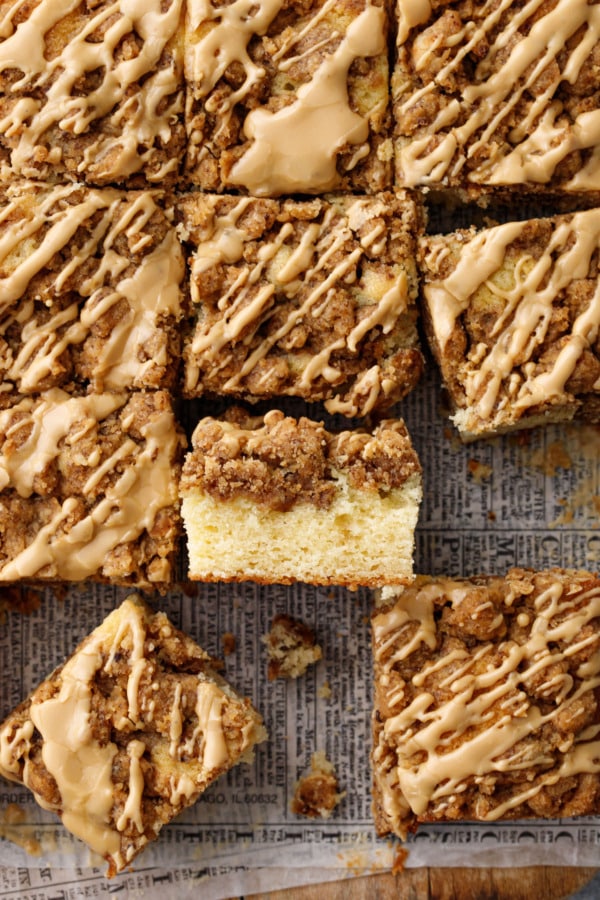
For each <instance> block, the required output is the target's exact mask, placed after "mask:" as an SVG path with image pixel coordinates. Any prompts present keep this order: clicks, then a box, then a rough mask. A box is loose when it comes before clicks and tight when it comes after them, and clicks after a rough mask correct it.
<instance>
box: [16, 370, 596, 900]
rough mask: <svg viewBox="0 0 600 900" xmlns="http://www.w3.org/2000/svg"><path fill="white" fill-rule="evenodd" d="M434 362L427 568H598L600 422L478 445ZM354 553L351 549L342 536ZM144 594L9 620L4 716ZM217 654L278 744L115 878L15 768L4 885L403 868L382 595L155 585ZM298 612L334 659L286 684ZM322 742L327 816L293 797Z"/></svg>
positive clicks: (484, 860)
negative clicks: (377, 602) (271, 648)
mask: <svg viewBox="0 0 600 900" xmlns="http://www.w3.org/2000/svg"><path fill="white" fill-rule="evenodd" d="M441 397H442V393H441V389H440V384H439V381H438V378H437V376H436V374H435V372H434V371H433V368H431V370H430V372H429V374H428V375H427V376H426V377H425V378H424V380H423V382H422V384H421V385H420V387H419V388H418V389H417V390H416V391H415V392H414V393H413V395H412V396H410V397H409V398H408V399H407V400H406V401H405V402H404V403H403V404H402V406H401V407H400V408H399V413H400V414H401V415H402V416H403V417H404V418H405V420H406V422H407V424H408V426H409V430H410V433H411V436H412V439H413V442H414V445H415V447H416V449H417V451H418V453H419V456H420V459H421V462H422V465H423V470H424V494H425V496H424V501H423V505H422V509H421V515H420V521H419V526H418V531H417V535H416V550H415V570H416V571H418V572H423V573H431V574H442V573H446V574H450V575H461V574H464V575H470V574H476V573H482V572H487V573H504V572H505V571H506V570H507V568H508V567H509V566H511V565H528V566H534V567H537V568H544V567H548V566H552V565H565V566H576V567H585V568H589V569H597V568H598V564H599V562H600V528H599V527H598V526H599V524H600V452H599V448H600V427H597V426H589V425H588V426H586V425H579V426H576V425H573V426H569V427H560V428H559V427H550V428H547V429H540V430H536V431H531V432H528V433H521V434H519V435H513V436H505V437H499V438H496V439H493V440H487V441H481V442H477V443H474V444H471V445H466V446H465V445H463V444H461V442H460V441H459V440H458V439H457V437H456V433H455V431H454V430H453V428H452V426H451V424H450V423H449V422H448V420H447V418H446V417H445V415H444V411H443V410H441V409H440V403H441ZM340 552H343V549H341V551H340ZM126 595H127V591H124V590H117V589H108V588H105V587H98V586H93V585H85V586H83V587H76V588H72V589H70V590H68V591H66V592H65V593H61V594H60V595H57V594H56V593H55V592H53V591H47V592H46V593H45V595H44V597H43V602H42V603H41V604H40V606H39V608H38V609H36V610H34V611H33V612H31V613H29V614H19V613H16V612H15V613H10V614H9V615H8V617H7V619H6V622H5V623H3V624H2V625H0V666H1V671H2V678H1V679H0V717H3V716H4V715H5V714H6V713H8V712H9V710H10V709H12V707H13V706H14V705H16V704H17V703H18V702H19V701H20V700H21V699H22V698H23V697H24V696H25V695H26V694H27V693H28V691H29V690H30V689H31V688H33V687H34V686H35V685H36V684H37V683H38V682H39V681H40V680H41V678H42V677H44V675H46V674H47V673H48V672H49V671H50V670H51V669H52V668H53V667H54V666H55V665H57V664H58V663H60V662H61V661H62V659H63V658H64V657H65V656H66V655H68V654H69V653H70V651H71V650H72V649H73V647H74V646H75V645H76V643H77V642H78V641H79V640H80V639H81V638H82V637H83V636H84V635H85V634H87V633H89V631H91V630H92V628H94V627H95V626H96V625H97V624H99V622H100V621H101V620H102V619H103V618H104V616H105V615H106V614H107V613H108V612H109V611H110V610H111V609H112V608H113V607H114V606H115V605H116V604H117V603H118V602H119V601H120V600H121V599H122V598H123V597H125V596H126ZM153 602H155V605H156V606H160V607H162V608H163V609H164V610H165V612H166V613H167V614H168V615H169V616H170V617H171V618H172V619H173V621H174V622H175V623H176V624H177V625H178V626H179V627H181V628H182V629H184V630H185V631H187V632H189V633H190V634H191V635H192V636H193V637H194V638H195V639H196V640H197V641H198V643H199V644H201V645H202V646H203V647H204V648H205V649H206V650H207V651H208V652H209V653H211V654H213V655H215V656H217V657H222V656H223V636H224V635H225V634H227V633H231V634H233V635H234V636H235V650H234V652H233V653H231V654H229V655H227V656H226V657H225V675H226V677H227V678H228V680H229V681H230V682H231V683H232V684H233V685H234V686H235V688H236V689H237V690H239V691H240V692H242V693H245V694H246V695H247V696H249V697H251V698H252V699H253V701H254V703H255V704H256V706H257V707H258V709H259V710H260V711H261V713H262V715H263V716H264V719H265V722H266V725H267V728H268V731H269V740H268V741H267V742H266V743H264V744H262V745H261V746H259V747H258V748H257V750H256V753H255V759H254V762H253V763H251V764H244V765H240V766H238V767H237V768H235V769H234V770H233V771H232V772H230V773H229V774H228V775H227V776H226V777H223V778H222V779H221V780H219V781H218V782H217V783H216V784H214V785H213V786H212V787H211V788H210V789H209V790H208V791H207V792H206V794H205V795H204V797H203V798H202V799H201V800H200V801H199V802H198V803H197V804H196V805H195V806H194V807H193V808H191V809H190V810H188V811H187V812H185V813H184V814H182V815H181V816H180V817H179V818H178V819H177V820H176V821H175V822H173V823H172V824H171V825H170V826H168V827H166V828H164V829H163V831H162V833H161V836H160V838H159V840H158V841H157V842H156V843H155V844H154V845H151V846H150V847H149V848H148V849H147V850H146V851H145V852H144V854H143V855H142V856H141V857H140V858H139V859H138V861H137V862H136V864H135V865H134V867H133V869H132V871H129V872H126V873H124V874H122V875H120V876H118V877H116V878H115V879H112V880H111V881H107V880H106V879H105V878H104V874H103V871H104V867H103V865H102V863H101V861H100V860H98V859H93V858H91V857H90V854H89V851H88V850H87V849H86V848H85V847H83V846H82V845H81V844H80V843H79V842H77V841H76V840H74V839H73V840H71V839H70V838H69V836H68V835H67V833H66V832H65V831H64V829H63V828H62V827H61V825H60V823H59V822H58V821H57V820H56V819H55V818H54V817H53V816H52V815H51V814H50V813H47V812H44V811H43V810H41V809H39V808H38V807H37V805H36V804H35V803H34V802H33V801H32V799H31V797H30V795H29V794H28V792H27V791H25V790H24V789H21V788H20V787H18V786H16V785H13V784H11V783H9V782H5V781H1V780H0V895H2V896H5V897H15V898H17V897H18V898H19V900H34V898H36V900H38V898H44V900H48V898H61V900H67V898H76V897H84V896H85V897H100V896H105V895H108V894H109V893H110V894H113V893H120V892H121V891H122V892H123V895H127V896H136V893H137V892H139V895H140V896H142V895H143V896H144V898H147V900H154V898H158V897H161V896H163V895H164V893H165V889H166V887H165V886H166V885H170V886H171V888H170V889H169V890H170V892H168V893H167V895H168V896H174V895H175V893H173V892H174V891H176V896H177V897H178V898H186V897H188V896H189V897H191V896H192V895H194V896H197V893H198V886H199V885H200V884H201V885H202V897H203V898H205V900H217V898H221V897H230V896H233V895H240V894H248V893H251V892H253V891H259V890H267V889H276V888H280V887H286V886H287V887H289V886H294V885H298V884H303V883H308V882H311V881H313V882H314V881H326V880H329V879H337V878H345V877H348V876H351V875H355V874H366V873H368V872H373V871H380V870H389V869H390V868H391V866H392V865H393V862H394V858H395V854H396V853H397V849H398V846H399V844H398V842H394V841H389V840H381V839H378V838H377V837H376V835H375V832H374V829H373V824H372V818H371V811H370V803H371V799H370V780H371V775H370V768H369V751H370V716H371V700H372V663H371V653H370V634H369V616H370V612H371V607H372V597H371V595H370V593H369V592H368V591H366V590H359V591H356V592H351V591H347V590H343V589H329V588H327V589H326V588H318V587H307V586H301V585H296V586H291V587H281V586H270V587H258V586H256V585H253V584H242V585H236V586H232V585H219V584H217V585H194V586H189V585H184V586H183V587H182V589H181V590H176V591H172V592H171V593H169V594H168V595H167V596H165V597H163V598H154V600H153ZM283 612H286V613H288V614H290V615H292V616H295V617H297V618H300V619H301V620H302V621H304V622H306V623H307V624H308V625H310V626H312V627H313V628H314V629H315V632H316V634H317V639H318V642H319V644H320V645H321V647H322V649H323V657H322V659H321V661H320V662H319V663H318V664H316V665H315V666H313V667H311V668H310V669H309V671H308V672H307V673H306V675H305V676H303V677H301V678H299V679H296V680H283V679H278V680H276V681H272V682H269V681H268V680H267V677H266V665H267V660H266V651H265V647H264V644H263V642H262V640H261V639H262V637H263V636H264V635H265V634H266V633H267V631H268V630H269V627H270V623H271V620H272V618H273V616H274V615H275V614H277V613H283ZM316 750H323V751H325V753H326V754H327V756H328V758H329V759H330V760H331V761H332V762H333V763H334V765H335V769H336V773H337V775H338V779H339V783H340V787H341V789H342V790H344V791H345V792H346V795H345V797H344V799H343V800H342V801H341V803H340V804H339V805H338V807H337V808H336V809H335V811H334V813H333V815H332V816H331V818H330V819H327V820H317V821H315V820H309V819H301V818H299V817H298V816H296V815H294V814H292V812H291V811H290V800H291V797H292V794H293V791H294V786H295V784H296V782H297V780H298V779H299V778H300V777H301V776H302V775H303V774H304V773H306V772H307V770H308V769H309V767H310V759H311V755H312V754H313V753H314V752H315V751H316ZM440 845H443V860H444V865H457V866H458V865H469V866H487V865H496V866H511V865H521V866H522V865H528V864H530V865H539V864H544V863H552V864H553V865H559V864H564V865H586V866H591V865H597V864H598V858H599V854H600V818H598V819H595V818H586V819H583V820H578V821H552V822H541V821H527V822H522V823H521V822H510V823H509V824H502V823H498V824H494V825H485V826H481V825H469V824H460V825H457V824H455V825H447V826H433V827H423V828H421V829H420V830H419V831H418V832H417V834H416V835H415V836H414V837H413V838H412V839H411V840H410V841H409V842H408V844H407V849H408V851H409V854H408V858H407V861H406V865H408V866H421V865H435V864H439V862H440Z"/></svg>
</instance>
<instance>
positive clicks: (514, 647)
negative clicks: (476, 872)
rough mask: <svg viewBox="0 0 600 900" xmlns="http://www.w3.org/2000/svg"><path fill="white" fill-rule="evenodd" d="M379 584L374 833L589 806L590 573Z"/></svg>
mask: <svg viewBox="0 0 600 900" xmlns="http://www.w3.org/2000/svg"><path fill="white" fill-rule="evenodd" d="M381 594H382V596H381V598H380V603H381V604H382V605H381V606H380V608H379V609H378V611H377V612H376V613H375V614H374V616H373V620H372V633H373V652H374V660H375V703H374V714H373V735H374V742H373V752H372V764H373V776H374V804H373V811H374V816H375V823H376V827H377V831H378V833H379V834H380V835H385V834H389V833H393V834H396V835H398V836H399V837H401V838H405V837H406V834H407V832H409V831H413V830H415V829H416V828H417V827H418V824H419V823H421V822H437V821H456V820H463V821H484V822H493V821H496V820H498V819H522V818H532V817H536V818H559V817H563V816H578V815H592V814H593V815H597V813H598V809H599V808H600V739H599V725H598V722H599V712H600V711H599V707H598V684H599V676H600V579H599V578H598V576H597V575H594V574H590V573H588V572H583V571H574V570H571V571H569V570H565V569H552V570H549V571H545V572H534V571H531V570H525V569H511V570H510V571H509V572H508V573H507V575H506V576H505V577H500V576H482V577H474V578H459V579H450V578H442V577H440V578H433V577H426V576H421V575H418V576H417V578H416V579H415V581H414V583H413V584H412V585H410V586H408V587H404V588H400V589H398V590H395V591H394V590H390V589H384V590H383V591H382V592H381Z"/></svg>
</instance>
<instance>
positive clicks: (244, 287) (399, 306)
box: [180, 193, 423, 416]
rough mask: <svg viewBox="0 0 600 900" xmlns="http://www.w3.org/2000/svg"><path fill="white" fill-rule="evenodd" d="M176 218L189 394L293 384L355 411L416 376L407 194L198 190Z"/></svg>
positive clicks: (266, 393)
mask: <svg viewBox="0 0 600 900" xmlns="http://www.w3.org/2000/svg"><path fill="white" fill-rule="evenodd" d="M180 218H181V227H180V231H181V233H182V235H183V237H184V239H185V240H186V242H187V246H188V247H189V253H190V255H191V266H190V269H191V275H190V282H191V296H192V301H193V305H194V310H195V321H194V325H193V330H192V332H191V333H190V334H189V335H188V336H187V337H186V339H185V342H184V369H185V371H184V381H185V386H184V390H185V394H186V395H187V396H192V397H193V396H199V395H201V394H203V393H214V394H229V395H232V396H236V397H240V398H245V399H250V400H251V399H257V398H260V397H272V396H276V395H293V396H298V397H303V398H305V399H306V400H324V401H325V406H326V408H327V409H328V410H329V411H330V412H340V413H343V414H344V415H347V416H358V415H365V414H367V413H368V412H370V411H371V410H372V409H374V408H382V407H383V408H384V407H386V406H390V405H392V404H393V403H394V402H396V401H397V400H398V399H400V398H401V397H403V396H404V395H405V394H407V393H408V392H409V391H410V390H411V388H412V387H414V385H415V383H416V382H417V380H418V378H419V376H420V374H421V371H422V366H423V361H422V355H421V352H420V350H419V347H418V334H417V308H416V302H415V301H416V294H417V279H416V265H415V252H416V234H417V230H418V227H419V221H420V214H419V213H418V211H417V207H416V204H415V202H414V201H413V200H412V198H411V197H409V196H408V195H406V194H401V195H398V196H395V195H392V194H388V193H384V194H378V195H377V196H374V197H357V196H350V195H336V196H333V195H330V196H328V197H326V198H318V199H317V198H315V199H313V200H306V201H297V200H290V199H287V200H282V201H280V200H273V199H271V200H269V199H255V198H250V197H242V198H240V197H237V198H236V197H231V196H227V197H225V196H223V197H219V196H218V195H214V194H193V195H189V196H187V197H186V198H185V199H184V200H183V201H182V202H181V205H180Z"/></svg>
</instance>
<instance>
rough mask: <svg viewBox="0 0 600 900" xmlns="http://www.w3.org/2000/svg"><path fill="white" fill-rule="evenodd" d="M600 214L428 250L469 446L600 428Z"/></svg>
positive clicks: (435, 313) (439, 353) (429, 245)
mask: <svg viewBox="0 0 600 900" xmlns="http://www.w3.org/2000/svg"><path fill="white" fill-rule="evenodd" d="M599 261H600V210H599V209H591V210H586V211H583V212H579V213H575V214H573V215H567V216H555V217H553V218H548V219H531V220H526V221H521V222H509V223H507V224H504V225H498V226H496V227H493V228H484V229H481V230H480V231H475V230H474V229H473V230H459V231H456V232H452V233H451V234H448V235H435V236H431V237H427V238H423V240H422V242H421V246H420V266H421V272H422V278H423V287H422V292H423V299H424V304H423V320H424V326H425V330H426V332H427V334H428V336H429V340H430V344H431V347H432V350H433V352H434V354H435V356H436V358H437V360H438V362H439V364H440V367H441V371H442V376H443V379H444V383H445V385H446V388H447V390H448V394H449V396H450V400H451V402H452V405H453V407H454V414H453V416H452V419H453V421H454V423H455V424H456V426H457V428H458V429H459V431H460V433H461V436H462V437H464V438H465V439H467V440H469V439H474V438H479V437H486V436H489V435H493V434H497V433H499V432H506V431H513V430H515V429H521V428H526V427H533V426H536V425H543V424H546V423H548V422H562V421H568V420H570V419H572V418H574V417H579V418H581V419H585V420H587V421H591V422H597V421H600V337H599V335H600V280H599V276H598V264H599Z"/></svg>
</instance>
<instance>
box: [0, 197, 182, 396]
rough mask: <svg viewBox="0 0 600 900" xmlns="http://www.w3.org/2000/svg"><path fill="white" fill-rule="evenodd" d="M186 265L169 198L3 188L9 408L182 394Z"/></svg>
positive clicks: (1, 300) (0, 347)
mask: <svg viewBox="0 0 600 900" xmlns="http://www.w3.org/2000/svg"><path fill="white" fill-rule="evenodd" d="M184 271H185V263H184V258H183V252H182V249H181V246H180V244H179V241H178V238H177V234H176V232H175V228H174V226H173V224H172V222H171V210H170V205H169V201H168V199H167V198H166V197H165V195H164V194H163V193H162V192H160V191H128V192H126V191H118V190H114V189H111V188H96V189H93V188H86V187H84V186H82V185H73V184H64V185H54V186H52V185H44V184H41V183H39V182H31V181H19V180H17V181H15V182H14V183H12V184H11V185H9V186H7V187H4V188H1V189H0V405H2V402H3V401H2V397H4V400H6V398H7V396H9V395H14V394H30V393H39V392H41V391H44V390H46V389H47V388H50V387H55V386H59V385H62V386H65V387H69V389H71V387H72V386H73V385H76V386H79V388H80V389H82V388H85V389H88V388H89V389H91V390H93V391H95V392H102V391H105V390H116V391H120V390H130V389H134V388H141V389H153V388H166V387H172V386H174V385H175V383H176V380H177V376H178V366H179V355H180V340H179V329H178V323H179V321H180V320H181V319H182V317H183V315H184V297H183V290H182V289H183V279H184Z"/></svg>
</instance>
